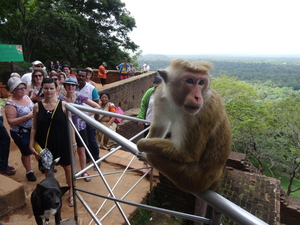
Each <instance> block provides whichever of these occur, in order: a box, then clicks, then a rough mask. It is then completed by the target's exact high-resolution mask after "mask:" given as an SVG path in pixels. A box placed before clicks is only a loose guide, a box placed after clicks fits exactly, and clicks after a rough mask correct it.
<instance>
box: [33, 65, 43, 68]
mask: <svg viewBox="0 0 300 225" xmlns="http://www.w3.org/2000/svg"><path fill="white" fill-rule="evenodd" d="M34 67H39V68H41V67H43V66H42V65H34Z"/></svg>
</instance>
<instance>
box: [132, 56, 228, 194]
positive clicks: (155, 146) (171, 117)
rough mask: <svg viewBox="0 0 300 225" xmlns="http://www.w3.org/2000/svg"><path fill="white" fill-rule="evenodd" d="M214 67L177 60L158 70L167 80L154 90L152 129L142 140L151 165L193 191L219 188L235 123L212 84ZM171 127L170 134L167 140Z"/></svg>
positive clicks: (198, 191) (140, 146) (147, 159)
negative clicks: (231, 120) (229, 117)
mask: <svg viewBox="0 0 300 225" xmlns="http://www.w3.org/2000/svg"><path fill="white" fill-rule="evenodd" d="M210 68H211V65H210V64H209V63H202V62H198V63H194V64H191V63H189V62H187V61H184V60H180V59H177V60H174V61H173V62H172V64H171V65H170V66H169V67H168V68H167V69H166V71H163V72H159V74H160V75H161V76H162V78H163V79H164V81H165V82H164V83H162V84H161V85H160V86H159V87H158V88H157V90H156V91H155V100H154V117H153V121H152V123H151V126H150V132H149V135H148V137H147V138H144V139H141V140H140V141H139V142H138V143H137V146H138V149H139V151H140V152H144V153H146V161H147V162H148V163H149V164H150V165H151V166H153V167H154V168H156V169H157V170H158V171H160V172H161V173H162V174H164V175H165V176H166V177H168V178H169V179H170V180H171V181H172V182H173V183H174V184H175V185H176V186H177V187H178V188H180V189H182V190H184V191H187V192H191V193H200V192H203V191H205V190H207V189H212V190H215V191H216V190H217V189H218V183H219V180H220V178H221V175H222V172H223V169H224V166H225V163H226V160H227V158H228V156H229V153H230V149H231V131H230V123H229V120H228V117H227V114H226V111H225V107H224V105H223V102H222V99H221V97H220V95H219V94H218V93H217V92H216V91H214V90H212V89H211V88H210V86H209V84H210V76H209V69H210ZM197 107H198V109H196V108H197ZM166 132H171V139H163V137H164V136H165V134H166ZM141 155H143V153H141V154H140V158H141V159H142V158H143V157H142V156H141Z"/></svg>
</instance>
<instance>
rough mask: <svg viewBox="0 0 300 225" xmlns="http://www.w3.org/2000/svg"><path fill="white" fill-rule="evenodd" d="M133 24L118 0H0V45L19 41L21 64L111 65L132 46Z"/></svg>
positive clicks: (131, 48)
mask: <svg viewBox="0 0 300 225" xmlns="http://www.w3.org/2000/svg"><path fill="white" fill-rule="evenodd" d="M135 27H136V24H135V20H134V18H132V17H131V15H130V12H129V11H127V10H126V8H125V4H124V3H122V2H121V1H120V0H102V1H95V0H88V1H79V0H75V1H74V0H72V1H71V0H44V1H40V0H4V1H0V43H1V44H22V46H23V53H24V59H25V61H27V62H31V61H33V60H36V59H39V60H41V61H42V62H44V63H46V62H49V61H50V59H53V60H59V61H61V62H64V63H69V64H70V65H71V66H72V67H79V66H83V65H89V66H92V67H98V66H99V65H100V64H99V63H101V62H102V61H105V62H107V64H108V65H112V66H115V65H116V64H115V63H116V62H121V61H122V60H123V59H124V58H126V57H127V58H128V57H129V56H130V55H129V54H130V51H132V52H134V51H136V50H137V49H138V46H137V45H136V44H135V43H134V42H132V41H131V40H130V38H129V37H128V34H129V32H130V31H132V30H133V28H135Z"/></svg>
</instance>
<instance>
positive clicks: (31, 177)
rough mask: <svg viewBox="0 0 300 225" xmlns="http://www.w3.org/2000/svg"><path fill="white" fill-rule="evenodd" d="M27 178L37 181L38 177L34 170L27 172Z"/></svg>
mask: <svg viewBox="0 0 300 225" xmlns="http://www.w3.org/2000/svg"><path fill="white" fill-rule="evenodd" d="M26 178H27V180H29V181H36V177H35V176H34V174H33V172H29V173H27V174H26Z"/></svg>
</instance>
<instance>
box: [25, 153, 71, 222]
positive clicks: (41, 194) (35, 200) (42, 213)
mask: <svg viewBox="0 0 300 225" xmlns="http://www.w3.org/2000/svg"><path fill="white" fill-rule="evenodd" d="M58 160H59V158H58V159H56V160H54V161H53V163H52V164H51V168H50V170H49V172H48V175H47V178H46V179H44V180H42V181H41V183H39V184H38V185H37V186H36V189H35V190H34V191H33V192H32V194H31V205H32V211H33V214H34V217H35V221H36V223H37V224H38V225H43V219H45V224H48V223H49V217H50V216H53V215H55V224H56V225H59V224H60V222H61V215H60V209H61V206H62V202H61V197H62V196H63V195H64V194H65V193H66V192H67V191H68V190H69V188H70V187H60V186H59V183H58V181H57V180H56V179H55V178H54V175H53V174H54V173H53V171H54V166H55V163H57V162H58Z"/></svg>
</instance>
